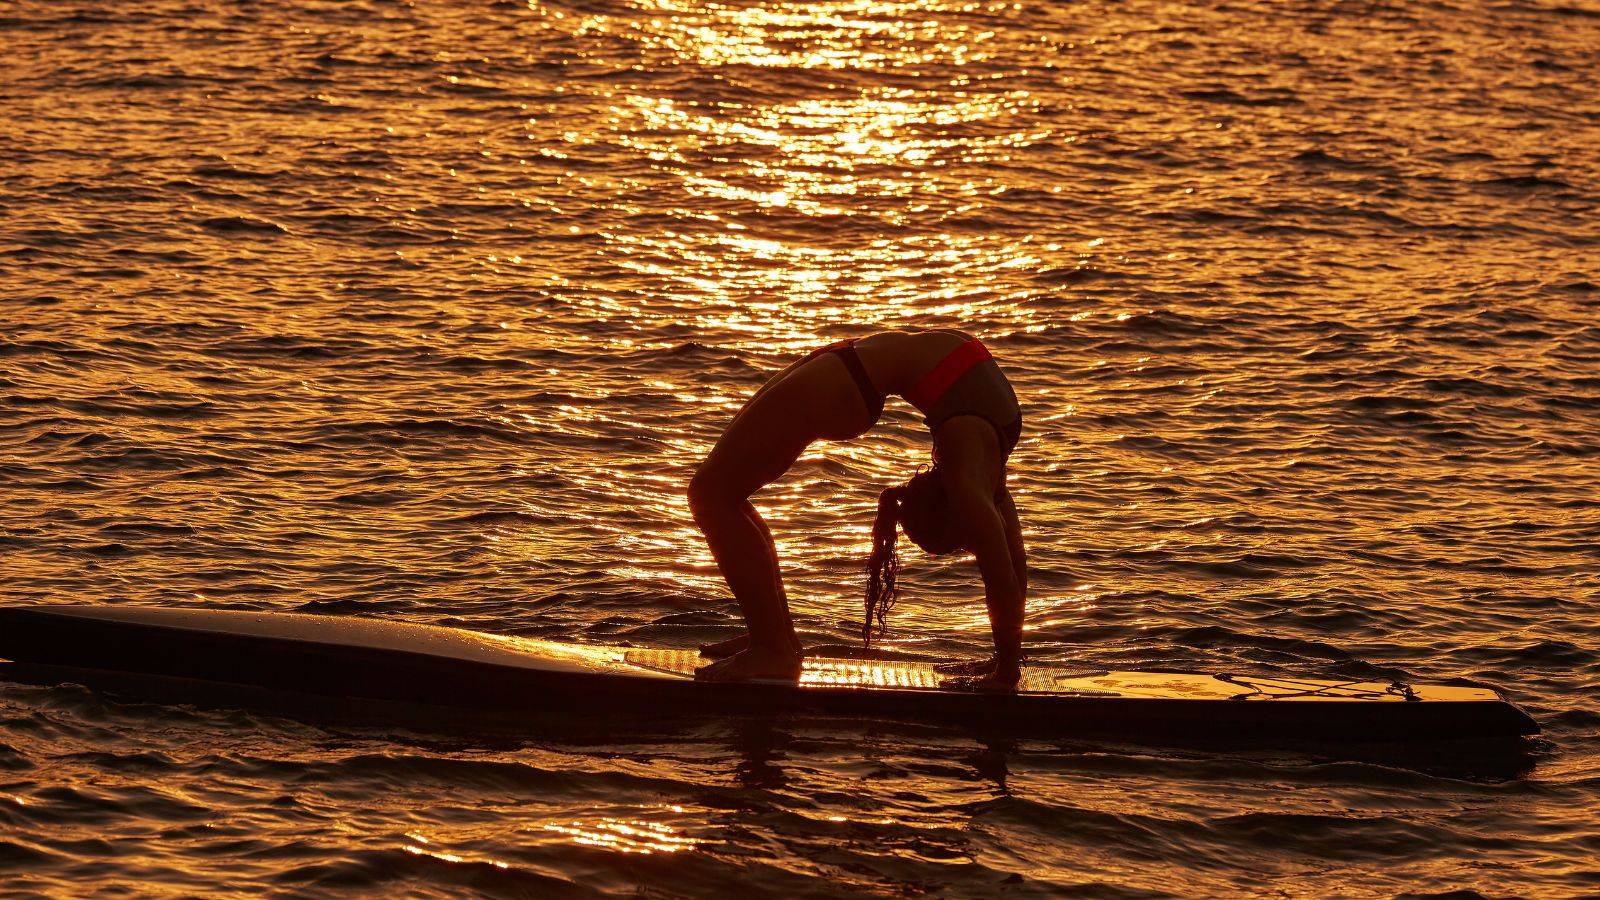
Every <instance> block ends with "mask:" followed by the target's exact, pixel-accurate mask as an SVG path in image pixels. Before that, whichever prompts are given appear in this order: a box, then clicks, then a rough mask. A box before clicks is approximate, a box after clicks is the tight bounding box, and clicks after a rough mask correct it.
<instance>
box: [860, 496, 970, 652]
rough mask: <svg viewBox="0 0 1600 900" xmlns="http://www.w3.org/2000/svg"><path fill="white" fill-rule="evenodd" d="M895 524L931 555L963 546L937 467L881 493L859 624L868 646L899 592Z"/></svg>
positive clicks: (898, 565)
mask: <svg viewBox="0 0 1600 900" xmlns="http://www.w3.org/2000/svg"><path fill="white" fill-rule="evenodd" d="M896 526H899V528H904V529H905V532H906V537H908V538H910V539H911V541H912V543H914V544H916V545H917V546H918V547H921V548H922V549H923V550H924V551H925V552H927V553H932V554H935V555H943V554H946V553H954V552H955V551H957V550H959V549H961V536H960V533H959V532H958V530H957V528H956V523H955V519H954V517H952V516H951V515H950V504H949V501H948V500H947V499H946V497H945V492H944V483H943V482H942V481H940V479H939V470H938V469H937V468H935V469H933V470H930V471H926V472H918V473H917V474H916V475H914V476H912V478H911V480H910V481H908V482H906V483H905V484H904V485H901V486H900V487H892V488H888V489H886V490H884V492H883V493H881V494H879V495H878V517H877V518H876V519H874V520H873V522H872V553H871V555H869V556H868V557H867V619H866V622H865V623H863V624H862V626H861V640H862V642H863V644H865V645H866V646H868V647H870V646H872V632H873V626H874V625H876V626H877V632H878V634H880V635H881V634H883V632H884V629H885V627H886V626H885V621H884V617H885V616H886V615H888V612H889V610H890V609H891V608H893V607H894V601H895V597H896V595H897V594H898V593H899V590H898V585H897V584H896V578H897V576H898V575H899V574H900V555H899V554H898V553H897V552H896V551H895V542H896V538H897V537H898V534H899V532H898V529H897V527H896Z"/></svg>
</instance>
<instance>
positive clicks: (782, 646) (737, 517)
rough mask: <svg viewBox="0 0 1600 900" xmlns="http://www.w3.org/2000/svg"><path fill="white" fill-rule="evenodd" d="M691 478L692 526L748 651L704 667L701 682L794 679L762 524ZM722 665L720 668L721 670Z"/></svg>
mask: <svg viewBox="0 0 1600 900" xmlns="http://www.w3.org/2000/svg"><path fill="white" fill-rule="evenodd" d="M704 472H705V470H702V474H701V475H696V476H695V480H694V481H693V482H692V483H691V485H690V489H689V504H690V508H691V509H692V510H693V511H694V519H695V523H696V524H698V525H699V526H700V530H701V531H703V532H705V536H706V543H707V544H709V545H710V547H711V555H712V556H713V557H714V558H715V559H716V561H717V568H718V569H721V570H722V577H723V578H724V579H726V580H727V582H728V588H729V589H730V590H732V591H733V596H734V599H735V600H737V601H738V602H739V611H740V612H741V613H743V614H744V620H745V625H746V626H748V627H749V629H750V633H749V636H748V637H749V642H748V646H747V647H745V648H743V649H742V650H741V651H740V652H738V653H736V655H735V656H732V657H729V658H728V659H726V660H723V661H722V662H721V663H715V664H713V666H708V667H706V670H707V677H718V676H719V675H722V674H723V673H724V670H726V674H727V676H728V677H735V678H794V677H797V676H798V675H799V672H800V638H799V636H798V635H796V634H795V631H794V621H793V620H792V619H791V618H790V616H789V604H788V601H787V599H786V598H785V597H784V592H783V587H782V581H781V577H780V575H779V573H778V558H777V553H776V551H775V549H774V548H773V544H772V539H771V535H770V533H769V532H768V531H767V528H766V523H765V522H762V521H761V516H760V514H759V513H757V512H756V510H755V507H754V506H752V505H751V504H750V501H749V500H748V499H745V498H738V497H734V496H731V495H730V492H729V491H728V490H727V489H726V488H723V487H721V486H717V485H713V484H710V483H709V479H711V478H714V477H715V475H705V474H704ZM725 664H726V665H725Z"/></svg>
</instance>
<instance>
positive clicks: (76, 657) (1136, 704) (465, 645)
mask: <svg viewBox="0 0 1600 900" xmlns="http://www.w3.org/2000/svg"><path fill="white" fill-rule="evenodd" d="M0 660H5V661H7V665H0V675H6V674H11V675H13V676H15V677H17V678H19V679H20V680H30V681H38V680H41V678H42V679H43V680H45V681H56V682H69V681H74V680H78V681H84V682H86V683H91V682H92V680H93V679H92V678H91V677H90V676H93V675H96V674H99V675H105V674H120V675H133V676H148V677H150V678H155V679H161V680H163V681H164V682H165V683H166V684H167V686H168V688H169V690H168V691H167V692H166V694H167V695H168V696H171V695H172V693H173V691H172V690H171V688H172V686H173V685H174V684H176V685H178V686H179V687H180V691H179V695H180V696H181V686H182V685H184V684H192V685H197V686H198V685H202V684H209V685H234V686H240V687H245V688H250V689H259V690H266V691H279V692H292V693H295V694H299V695H309V696H316V697H328V698H342V699H353V700H372V701H386V702H398V703H404V704H419V705H427V706H433V707H448V708H452V709H459V710H476V711H487V712H492V713H496V714H515V713H517V712H521V711H534V710H555V711H569V712H572V713H575V714H600V713H603V712H606V711H611V710H639V711H648V712H659V713H674V712H679V713H684V714H705V713H713V714H724V713H727V714H743V713H772V712H785V711H794V712H810V713H822V714H830V715H843V716H882V717H891V718H904V719H911V720H918V721H932V722H954V723H961V724H969V725H981V726H999V727H1006V728H1012V729H1016V730H1018V731H1021V732H1026V733H1050V734H1067V735H1072V734H1082V735H1114V736H1129V737H1135V736H1149V735H1167V736H1176V737H1184V738H1197V739H1199V738H1215V737H1221V738H1229V739H1238V738H1260V739H1276V738H1291V739H1298V738H1304V739H1329V738H1332V739H1340V740H1436V739H1459V738H1513V737H1517V736H1520V735H1528V734H1536V733H1538V730H1539V729H1538V726H1537V725H1536V724H1535V723H1534V722H1533V720H1532V719H1530V718H1529V717H1528V716H1527V715H1526V714H1525V713H1523V712H1522V711H1521V710H1520V709H1518V708H1517V707H1516V706H1514V705H1512V704H1511V703H1509V702H1507V701H1506V699H1505V698H1504V697H1502V696H1501V695H1500V694H1499V693H1498V692H1497V691H1494V690H1492V689H1489V688H1480V687H1457V686H1449V685H1433V684H1403V683H1399V682H1384V681H1351V680H1344V681H1339V680H1317V679H1306V678H1299V677H1293V676H1280V675H1261V674H1248V673H1213V674H1202V673H1192V672H1119V671H1099V670H1094V671H1091V670H1084V669H1072V668H1068V667H1060V666H1036V665H1030V666H1026V667H1024V669H1023V676H1022V680H1021V683H1020V684H1019V686H1018V690H1017V692H1016V693H1015V694H998V695H997V694H979V693H973V692H970V691H963V690H955V689H952V687H951V685H950V684H949V677H950V676H947V675H944V674H941V673H940V672H938V671H937V670H936V669H935V668H934V664H933V663H929V662H900V661H877V660H854V659H823V658H808V659H807V660H806V661H805V666H804V670H803V671H802V673H801V675H800V679H799V681H798V683H786V684H785V683H719V684H708V683H704V682H697V681H695V680H694V677H693V673H694V670H695V668H696V667H698V666H701V665H704V664H705V663H706V662H707V661H708V660H706V659H704V658H702V657H701V656H700V654H699V653H698V652H697V651H694V650H671V649H660V648H645V647H623V646H602V645H591V644H569V643H559V642H555V641H545V640H538V639H533V638H522V637H512V636H506V635H495V634H487V633H483V632H476V631H467V630H463V629H456V628H445V627H440V626H435V625H418V624H411V623H404V622H389V621H383V620H378V619H370V618H355V617H338V616H323V615H310V614H304V613H280V612H256V611H243V610H219V609H184V608H165V607H135V606H68V605H39V606H15V607H0ZM8 670H9V672H8Z"/></svg>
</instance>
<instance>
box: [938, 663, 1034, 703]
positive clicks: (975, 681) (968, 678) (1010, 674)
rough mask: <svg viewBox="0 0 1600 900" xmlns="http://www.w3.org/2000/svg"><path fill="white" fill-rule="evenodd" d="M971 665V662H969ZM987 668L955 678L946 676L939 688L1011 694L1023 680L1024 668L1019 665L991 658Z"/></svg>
mask: <svg viewBox="0 0 1600 900" xmlns="http://www.w3.org/2000/svg"><path fill="white" fill-rule="evenodd" d="M968 665H971V664H968ZM986 665H987V669H986V670H980V671H973V672H970V673H963V674H961V675H957V676H956V677H954V678H946V679H945V680H944V681H941V682H939V689H940V690H945V691H977V692H978V693H982V694H1010V693H1014V692H1015V691H1016V689H1017V683H1018V682H1020V681H1021V680H1022V670H1021V669H1019V668H1018V667H1017V666H1014V665H1012V666H1001V665H999V664H998V663H997V662H996V661H995V660H992V659H991V660H989V661H988V662H987V663H986Z"/></svg>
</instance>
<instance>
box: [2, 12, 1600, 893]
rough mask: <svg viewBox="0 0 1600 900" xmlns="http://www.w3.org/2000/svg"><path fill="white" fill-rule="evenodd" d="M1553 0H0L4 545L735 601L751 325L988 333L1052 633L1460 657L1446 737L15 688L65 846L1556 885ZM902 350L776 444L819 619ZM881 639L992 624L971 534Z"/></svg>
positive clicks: (180, 593) (1581, 287) (1579, 574)
mask: <svg viewBox="0 0 1600 900" xmlns="http://www.w3.org/2000/svg"><path fill="white" fill-rule="evenodd" d="M1597 48H1600V7H1595V6H1594V5H1593V4H1592V3H1590V2H1589V0H1569V2H1565V3H1563V2H1562V0H1537V2H1535V0H1513V2H1506V3H1491V2H1481V3H1480V2H1448V0H1447V2H1405V3H1399V2H1382V0H1380V2H1376V3H1354V4H1352V3H1332V2H1313V3H1269V2H1261V0H1245V2H1241V3H1231V4H1227V5H1223V4H1211V3H1193V4H1185V3H1166V2H1130V3H1107V2H1098V0H1085V2H1079V3H1059V4H1008V3H991V2H946V0H934V2H917V3H911V2H906V3H892V2H877V0H819V2H808V3H764V4H763V3H753V2H752V3H743V2H739V3H715V4H701V3H691V2H686V0H633V2H628V0H593V2H578V3H567V2H554V3H541V2H532V3H528V4H516V3H443V2H423V0H419V2H415V3H388V2H356V3H344V2H328V3H322V4H316V3H305V4H299V5H290V4H288V3H285V2H281V0H264V2H259V3H251V4H233V3H227V2H221V0H187V2H177V0H148V2H141V3H134V4H122V5H117V4H111V5H106V4H89V3H79V2H43V0H22V2H19V3H11V4H7V5H4V6H0V49H3V50H4V61H3V62H0V73H3V82H4V84H5V85H6V86H5V88H4V90H3V91H0V113H3V114H4V117H5V123H6V126H5V128H4V129H0V159H3V161H4V165H3V166H0V213H3V215H0V498H3V501H0V571H3V573H4V575H3V577H0V602H6V603H22V602H105V603H147V604H167V605H210V606H219V607H221V606H227V607H240V608H252V609H278V610H295V609H299V610H307V609H309V610H317V611H324V612H334V613H341V614H352V615H368V616H381V617H385V618H390V619H399V620H409V621H417V622H432V623H443V624H449V625H460V626H467V627H473V628H478V629H483V630H488V631H495V632H503V633H512V634H524V635H538V636H543V637H558V638H569V639H573V640H580V641H606V642H612V643H615V642H617V641H622V640H626V641H632V642H635V643H644V644H659V645H672V646H689V645H693V644H694V643H696V642H700V641H703V640H708V639H714V638H720V637H724V636H729V635H731V634H734V633H736V630H737V625H738V621H739V620H738V617H737V614H736V613H735V611H734V610H733V609H732V607H731V605H730V602H729V600H728V598H727V595H726V591H725V589H724V587H723V586H722V584H721V581H720V579H719V577H718V576H717V573H716V570H715V568H714V566H713V565H712V563H711V560H710V557H709V554H708V552H707V551H706V550H705V548H704V547H703V545H702V544H701V543H700V542H699V540H698V538H697V535H696V532H695V531H694V529H693V526H692V523H691V521H690V518H689V516H688V513H687V507H686V504H685V501H684V496H683V489H684V485H685V482H686V480H687V477H688V475H689V473H690V472H691V471H692V470H693V468H694V466H695V465H696V463H697V462H698V461H699V459H700V458H701V457H702V456H703V455H704V453H705V452H706V451H707V450H708V449H709V447H710V445H711V442H712V441H713V440H714V439H715V437H716V436H717V434H718V433H719V432H720V430H721V428H722V427H723V425H725V424H726V422H727V420H728V419H729V417H730V415H731V413H732V411H733V410H734V409H735V408H737V406H738V404H740V403H741V402H742V401H743V399H744V398H745V397H746V396H748V394H749V393H750V392H752V391H753V390H754V389H755V388H756V387H757V386H758V385H759V384H760V383H761V382H762V380H763V378H764V377H765V376H766V375H768V374H770V373H772V372H774V371H776V370H778V369H780V368H782V367H783V366H784V365H786V364H787V363H788V362H790V361H792V360H793V359H794V358H795V357H796V356H797V355H798V354H800V353H803V352H805V351H806V350H808V349H810V348H812V347H814V346H816V345H817V344H819V343H821V342H825V341H828V340H832V339H836V338H838V337H843V336H848V335H854V334H860V333H862V332H865V331H868V330H873V329H881V328H890V327H909V328H917V327H952V326H953V327H961V328H965V329H968V330H971V331H974V332H976V333H978V334H980V335H982V336H983V337H984V338H985V340H986V341H988V343H989V344H990V346H991V347H992V348H993V349H994V351H995V352H996V354H997V356H998V357H999V358H1000V359H1001V361H1002V363H1003V365H1004V366H1005V367H1006V368H1007V370H1008V372H1010V374H1011V376H1012V379H1013V381H1014V383H1015V384H1016V386H1017V389H1018V393H1019V394H1020V395H1021V399H1022V402H1023V406H1024V410H1025V416H1026V421H1027V429H1026V431H1025V434H1024V437H1023V442H1022V444H1021V446H1020V447H1019V448H1018V450H1017V453H1016V455H1015V456H1014V457H1013V473H1012V484H1013V490H1014V492H1015V493H1016V495H1017V497H1018V501H1019V505H1020V506H1021V508H1022V515H1023V518H1024V521H1025V526H1026V530H1027V534H1028V540H1029V547H1030V553H1031V562H1032V565H1033V578H1032V596H1031V598H1030V632H1029V635H1028V645H1029V648H1030V652H1031V654H1032V655H1033V657H1034V658H1036V659H1042V660H1052V661H1066V662H1070V663H1073V664H1079V663H1082V664H1088V665H1096V666H1115V667H1122V668H1159V667H1171V668H1180V669H1201V670H1231V671H1267V672H1294V673H1302V674H1317V675H1337V676H1346V675H1348V676H1383V677H1402V678H1410V679H1429V680H1445V679H1457V678H1459V679H1468V680H1471V681H1473V682H1475V683H1487V684H1492V685H1496V686H1499V687H1501V688H1502V689H1504V690H1505V691H1506V692H1507V693H1508V694H1509V695H1510V696H1511V697H1512V698H1513V699H1515V700H1516V701H1517V702H1518V703H1520V704H1522V705H1523V706H1524V707H1525V708H1526V709H1527V710H1528V711H1529V712H1530V713H1532V714H1533V715H1534V716H1535V717H1536V718H1538V719H1539V720H1540V721H1541V723H1542V724H1543V725H1544V726H1545V735H1544V736H1543V737H1542V738H1540V739H1538V740H1536V741H1533V742H1530V743H1529V744H1528V746H1527V748H1526V752H1525V753H1521V754H1514V758H1512V759H1509V760H1507V759H1500V758H1496V759H1488V760H1486V759H1483V758H1481V757H1479V756H1474V755H1466V754H1463V753H1461V752H1460V751H1456V750H1451V751H1440V750H1421V751H1415V752H1406V753H1399V752H1393V753H1380V754H1376V755H1374V754H1367V753H1357V752H1354V751H1348V750H1341V749H1338V748H1290V749H1281V748H1254V749H1239V748H1235V749H1225V748H1224V749H1218V748H1189V749H1164V748H1155V747H1140V746H1131V745H1117V744H1105V743H1090V742H1080V741H1056V742H1039V741H1023V742H1009V741H1005V740H1002V739H998V738H994V737H992V736H980V735H972V734H966V733H961V732H956V731H947V730H937V729H922V728H916V727H913V726H907V725H895V724H892V723H878V722H867V723H863V722H841V721H827V720H814V719H779V720H775V721H763V720H738V719H713V720H703V721H692V722H682V723H679V722H636V723H628V722H617V721H570V720H569V721H563V722H555V723H543V724H540V725H538V726H537V727H534V726H532V725H530V727H529V728H528V729H526V730H525V731H526V733H523V734H520V735H513V736H510V737H505V736H496V737H490V736H483V735H475V734H472V733H468V732H454V731H448V730H446V731H442V732H438V733H434V732H429V731H415V732H414V731H410V730H406V729H402V728H396V727H380V726H377V725H363V724H356V723H352V724H349V725H348V726H346V725H342V724H340V723H332V724H328V723H308V722H303V721H299V720H297V719H295V718H292V717H278V716H273V715H268V714H266V713H263V712H260V711H255V712H248V713H247V712H243V711H233V710H227V709H193V708H187V707H177V706H166V705H158V704H150V703H134V702H127V701H126V700H121V699H117V698H113V697H108V696H106V695H102V694H97V693H94V692H91V691H88V690H86V689H82V688H78V687H72V686H65V687H59V688H41V687H28V686H18V685H6V686H3V687H0V823H3V824H0V870H3V872H4V879H5V882H6V885H7V888H8V889H9V890H16V891H22V892H32V891H37V892H40V893H46V894H54V895H59V896H76V895H82V894H85V893H89V892H109V891H112V890H114V889H118V888H124V889H127V888H129V886H138V887H137V890H138V891H140V892H142V893H152V894H159V893H177V894H185V893H201V894H211V895H214V894H220V893H227V892H259V891H287V892H306V893H326V892H333V891H365V892H372V893H378V892H381V893H385V894H389V893H398V894H407V893H415V894H424V895H428V894H433V895H457V894H461V893H481V894H488V895H496V896H500V895H512V896H514V895H527V896H544V895H548V894H552V893H554V894H558V895H560V894H571V895H580V896H581V895H587V894H592V893H614V892H620V893H630V892H635V891H641V892H643V893H645V894H646V895H648V896H680V895H697V894H704V893H710V892H713V891H727V890H730V889H737V890H739V891H740V892H742V893H744V894H747V895H749V896H785V897H788V896H820V895H830V894H834V893H872V892H881V893H886V894H906V895H920V894H925V893H933V894H949V895H977V894H984V895H989V894H1007V895H1016V896H1043V895H1056V894H1060V893H1071V892H1073V891H1078V892H1081V893H1083V894H1085V895H1089V896H1146V895H1166V894H1178V895H1206V896H1220V895H1228V894H1237V893H1240V892H1260V893H1277V894H1282V895H1286V896H1325V895H1328V894H1341V895H1348V896H1372V895H1389V894H1396V893H1403V892H1407V891H1413V892H1418V893H1432V892H1443V891H1449V890H1466V891H1473V890H1475V891H1478V892H1481V893H1482V894H1484V895H1508V894H1510V895H1517V894H1521V895H1554V896H1561V895H1578V894H1583V893H1586V892H1596V891H1600V864H1597V863H1596V862H1595V854H1596V851H1597V850H1600V828H1597V827H1596V826H1595V824H1594V822H1595V819H1596V813H1597V807H1600V734H1597V730H1600V714H1597V712H1596V710H1595V700H1596V693H1597V688H1600V626H1597V625H1596V616H1597V613H1600V577H1597V575H1596V574H1595V573H1596V569H1597V564H1600V552H1597V550H1596V547H1597V546H1600V462H1597V461H1596V449H1597V444H1596V431H1597V428H1596V426H1597V422H1600V327H1597V321H1600V264H1597V263H1596V259H1597V254H1600V215H1597V206H1600V204H1597V200H1600V151H1597V150H1596V147H1597V146H1600V127H1597V126H1600V92H1597V91H1596V89H1595V84H1596V68H1595V67H1596V63H1595V59H1596V52H1597ZM926 455H927V441H926V435H925V432H924V430H923V429H922V426H921V425H920V423H919V421H918V420H917V418H916V417H915V416H914V415H913V414H912V413H911V411H910V410H909V408H908V407H906V406H904V405H903V404H900V403H899V402H898V401H895V402H893V403H891V405H890V412H889V414H888V415H886V416H885V418H884V421H883V422H882V423H881V425H880V427H879V428H878V429H877V430H876V431H874V432H873V433H872V434H871V435H869V436H867V437H866V438H864V439H862V440H860V441H858V442H854V443H851V444H827V445H823V444H819V445H817V446H815V447H814V448H813V450H812V451H811V452H809V453H808V454H807V455H806V457H805V458H804V459H803V460H802V461H801V463H800V464H799V465H797V466H796V467H795V469H794V470H793V471H792V472H791V473H790V474H789V476H788V477H787V478H786V479H785V480H784V481H782V482H780V483H779V484H777V485H774V486H773V487H772V488H771V489H769V490H768V491H767V492H765V493H763V494H762V495H760V496H759V497H758V498H757V500H758V505H759V506H760V507H761V509H762V510H763V511H764V512H765V513H767V514H768V516H769V518H770V520H771V521H772V523H773V527H774V530H775V531H776V534H777V540H778V543H779V548H780V552H781V554H782V556H783V559H784V563H785V566H786V576H787V578H788V580H789V584H790V594H791V596H792V597H793V600H794V606H795V613H796V616H797V619H798V622H799V624H800V627H801V629H802V632H803V634H804V636H805V638H806V639H807V641H808V642H810V643H813V644H835V645H838V644H844V643H849V642H850V641H851V640H852V639H853V635H854V631H855V627H856V626H855V624H854V623H855V622H856V620H857V618H858V616H859V614H860V611H859V607H860V592H861V585H862V577H861V572H860V565H861V559H862V556H863V554H864V552H865V548H866V545H867V532H868V524H869V518H870V515H871V511H872V508H873V500H874V497H875V495H876V492H877V491H878V490H880V489H881V488H883V487H884V486H886V485H888V484H890V483H892V482H895V481H897V480H900V479H903V478H904V477H905V476H907V475H908V474H910V473H911V472H912V471H913V470H914V469H915V468H916V466H917V465H918V464H919V462H921V461H923V460H925V458H926ZM905 578H906V582H907V585H908V596H907V598H906V599H905V600H904V601H903V602H902V603H901V605H900V607H899V608H898V609H897V611H896V616H897V621H895V622H894V623H893V631H892V634H891V640H890V641H889V643H890V644H891V645H892V647H893V648H894V649H896V650H899V651H902V652H905V653H910V654H916V655H923V656H929V657H940V658H945V657H952V656H975V655H978V654H980V653H982V652H984V650H985V645H986V642H987V629H986V626H985V625H984V620H983V614H982V609H981V602H980V599H981V592H980V588H979V586H978V581H977V578H976V575H975V573H974V572H973V571H972V570H971V568H970V567H969V565H968V564H967V563H963V562H960V561H951V560H933V559H929V558H926V557H918V556H915V555H912V556H911V557H910V558H909V561H908V570H907V574H906V576H905Z"/></svg>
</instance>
